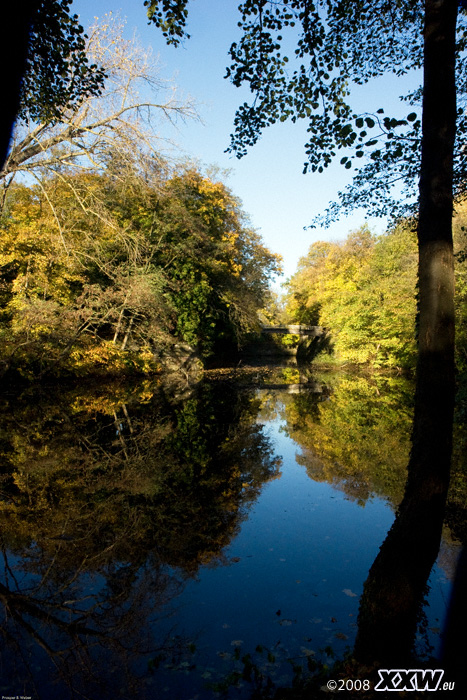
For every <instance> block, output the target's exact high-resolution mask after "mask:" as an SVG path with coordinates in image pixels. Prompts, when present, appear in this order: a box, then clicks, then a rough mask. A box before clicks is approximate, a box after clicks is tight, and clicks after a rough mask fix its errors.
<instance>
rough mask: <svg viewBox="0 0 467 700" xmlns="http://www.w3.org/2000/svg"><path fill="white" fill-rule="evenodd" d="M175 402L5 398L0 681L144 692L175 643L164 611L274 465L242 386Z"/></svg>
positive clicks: (114, 394) (96, 395)
mask: <svg viewBox="0 0 467 700" xmlns="http://www.w3.org/2000/svg"><path fill="white" fill-rule="evenodd" d="M182 398H183V400H181V397H180V396H179V395H177V394H173V393H171V392H170V391H168V390H164V389H163V388H162V387H151V386H149V385H144V386H143V387H141V388H140V389H139V391H137V392H135V391H134V390H129V389H127V388H125V387H122V386H116V387H113V388H112V390H111V391H108V393H106V392H105V391H104V390H101V391H99V390H97V391H92V392H91V391H88V392H83V391H82V390H81V391H77V390H70V391H68V392H61V393H57V394H56V395H55V394H48V395H45V396H42V397H40V401H39V399H38V397H33V396H31V395H24V396H22V397H19V398H18V399H13V398H10V399H8V400H5V405H4V407H3V408H4V411H3V416H4V420H3V424H2V428H1V433H0V450H1V454H2V459H3V463H4V468H3V470H2V477H1V486H0V488H1V501H0V521H1V531H2V541H1V545H2V555H3V567H2V572H1V574H0V600H1V602H2V603H3V608H4V617H3V620H2V624H1V627H0V629H1V633H2V636H3V638H4V640H5V642H6V644H5V645H4V648H3V649H2V652H1V662H2V680H1V688H2V690H5V691H6V690H9V691H11V692H13V691H14V692H15V694H20V693H21V692H23V693H24V694H25V695H28V694H29V695H31V693H32V692H33V690H34V692H35V693H36V695H37V697H47V698H50V697H54V696H56V697H60V698H63V697H66V695H64V688H65V687H67V688H68V691H67V692H68V693H69V696H70V697H75V694H76V695H77V696H78V695H79V696H80V697H89V698H96V697H111V696H112V695H115V694H117V695H119V696H121V697H128V698H130V697H131V698H134V697H138V698H144V697H146V696H148V697H150V696H151V676H150V673H149V669H150V667H151V665H154V664H155V663H156V662H157V660H158V659H160V658H161V657H162V656H167V655H173V654H179V653H181V648H182V646H183V645H182V640H180V639H178V640H177V639H174V638H172V635H171V630H170V621H168V620H163V619H160V618H161V616H162V611H163V609H164V607H167V606H168V604H169V603H170V601H171V600H172V599H173V598H174V597H175V596H176V595H177V593H179V592H180V591H181V589H182V587H183V583H184V581H185V580H186V579H187V578H189V577H192V576H194V575H195V574H196V572H197V571H198V569H199V567H200V566H201V565H202V564H206V563H210V564H214V563H222V562H223V561H224V559H223V549H224V548H225V547H226V546H227V545H228V544H229V543H230V541H231V539H232V537H233V536H234V534H235V533H236V532H237V530H238V528H239V525H240V523H241V521H242V518H244V517H245V514H246V511H247V509H248V506H249V504H251V503H252V502H254V500H255V499H256V498H257V496H258V494H259V492H260V490H261V488H262V486H263V484H264V483H265V482H266V481H268V480H270V479H272V478H276V477H277V476H278V474H279V467H280V459H279V458H278V457H276V456H275V455H274V452H273V450H272V448H271V445H270V443H269V440H268V438H267V437H266V436H265V435H264V433H263V427H262V426H260V425H257V424H256V423H255V417H256V413H257V410H258V402H257V401H255V399H254V396H253V393H252V392H248V391H246V392H242V393H241V394H238V393H237V392H236V391H235V390H234V389H233V388H232V387H231V386H230V385H229V384H225V385H217V386H211V385H208V384H206V385H200V386H199V387H198V389H197V390H196V391H193V392H191V394H189V395H187V394H185V395H184V396H183V397H182ZM169 608H170V605H169ZM54 682H56V683H58V685H57V686H56V689H55V690H54V685H53V683H54ZM41 693H44V695H42V694H41ZM54 693H55V695H54Z"/></svg>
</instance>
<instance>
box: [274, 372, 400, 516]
mask: <svg viewBox="0 0 467 700" xmlns="http://www.w3.org/2000/svg"><path fill="white" fill-rule="evenodd" d="M333 384H334V385H333V392H332V395H331V398H330V400H329V401H322V400H321V396H319V395H315V394H300V395H299V396H297V397H294V399H293V401H291V402H289V403H288V405H287V408H286V412H285V418H286V420H287V431H288V434H289V435H290V437H292V438H293V439H294V440H295V441H296V442H297V443H298V444H299V445H300V446H301V448H302V455H300V456H298V458H297V461H298V463H299V464H302V465H303V466H305V467H306V469H307V472H308V474H309V476H310V478H312V479H313V480H314V481H327V482H328V483H331V484H333V485H335V486H337V487H338V488H340V489H342V490H343V491H344V492H345V493H346V494H347V495H348V496H350V497H351V498H353V499H355V500H357V501H361V502H365V501H366V500H367V499H368V498H369V497H370V496H371V495H378V496H380V497H381V498H386V499H388V500H389V501H391V502H392V503H393V504H394V505H396V504H397V503H398V502H399V501H400V500H401V498H402V494H403V488H404V483H405V479H406V476H407V469H406V467H407V458H408V453H409V449H410V421H411V394H410V384H409V383H408V382H406V381H404V380H401V379H398V378H387V377H375V378H372V379H371V381H370V380H368V379H366V378H364V377H359V376H350V375H345V376H341V377H339V379H338V380H337V381H336V382H334V383H333Z"/></svg>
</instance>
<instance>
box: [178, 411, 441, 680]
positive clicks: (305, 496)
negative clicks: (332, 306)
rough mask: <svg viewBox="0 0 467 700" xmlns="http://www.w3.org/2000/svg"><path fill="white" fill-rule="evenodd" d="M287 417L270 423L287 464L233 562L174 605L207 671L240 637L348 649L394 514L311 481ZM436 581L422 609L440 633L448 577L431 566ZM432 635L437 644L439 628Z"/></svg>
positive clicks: (232, 553) (244, 642)
mask: <svg viewBox="0 0 467 700" xmlns="http://www.w3.org/2000/svg"><path fill="white" fill-rule="evenodd" d="M281 423H282V421H281V420H280V419H276V420H274V421H272V422H270V423H269V424H268V425H267V427H266V430H267V434H268V435H269V436H270V438H271V440H272V442H273V445H274V446H275V453H276V454H278V455H280V456H281V457H282V460H283V465H282V468H281V476H280V478H278V479H275V480H273V481H271V482H269V483H268V484H266V485H265V486H264V487H263V490H262V492H261V495H260V497H259V499H258V500H257V501H256V502H255V503H254V505H253V506H252V508H251V510H250V511H249V516H248V519H247V520H246V521H245V522H244V523H243V524H242V527H241V531H240V533H239V535H238V536H237V537H236V538H235V540H234V541H233V542H232V544H231V546H230V547H229V549H228V550H227V552H226V554H227V557H228V558H229V559H230V560H231V563H230V565H229V566H223V567H222V566H221V567H218V568H205V569H203V570H201V571H200V572H199V575H198V577H197V579H196V580H195V581H191V582H189V583H188V585H187V587H186V589H185V591H184V593H183V594H182V596H181V598H178V599H177V602H176V605H177V608H178V609H179V610H180V613H181V616H182V617H183V624H181V627H180V631H183V632H185V633H186V634H187V635H188V636H190V635H193V636H194V635H196V636H197V639H196V643H197V650H198V651H197V660H198V662H200V663H201V665H202V663H203V661H204V662H205V664H206V667H211V669H212V667H213V665H214V664H215V663H216V660H215V657H216V652H219V651H220V652H226V653H227V654H229V653H232V651H233V649H234V648H235V643H237V644H238V645H241V649H242V654H243V653H247V652H250V653H253V652H254V650H255V648H256V647H257V645H262V646H265V647H268V648H274V647H275V645H277V644H278V643H279V642H280V643H281V646H282V647H284V648H285V649H286V650H287V651H286V652H284V655H285V658H287V657H288V656H293V657H299V656H303V654H307V653H310V650H312V651H313V652H316V653H317V654H318V656H319V650H320V649H323V648H325V647H327V646H331V647H332V648H333V650H334V651H335V652H336V653H337V654H341V653H343V652H345V650H346V649H347V648H351V647H352V645H353V642H354V639H355V634H356V630H357V626H356V625H357V616H358V604H359V596H360V594H361V593H362V589H363V583H364V581H365V579H366V576H367V573H368V570H369V568H370V566H371V564H372V563H373V560H374V558H375V557H376V555H377V553H378V550H379V547H380V545H381V543H382V542H383V540H384V538H385V535H386V532H387V531H388V529H389V528H390V526H391V524H392V522H393V519H394V512H393V510H392V509H391V507H390V506H389V505H388V504H387V503H386V502H385V501H383V500H381V499H378V498H373V499H370V500H368V501H367V502H366V504H365V506H361V505H358V504H357V503H356V502H355V501H352V500H350V499H349V498H347V497H346V496H345V494H343V493H342V492H341V491H339V490H337V489H335V488H333V487H332V486H330V485H329V484H327V483H317V482H314V481H312V480H311V479H310V478H309V477H308V475H307V473H306V470H305V468H303V467H301V466H299V465H297V463H296V460H295V456H296V454H297V453H299V449H300V448H299V446H298V445H297V444H296V443H295V442H294V441H293V440H291V439H290V438H289V437H287V436H286V435H285V434H284V432H281V431H280V426H281ZM431 583H432V591H431V593H430V596H429V604H430V605H429V607H428V608H426V610H427V614H428V616H429V625H428V627H429V628H433V629H435V630H436V629H439V628H440V626H441V625H442V618H443V615H444V611H445V609H446V602H447V600H448V599H449V590H450V582H448V581H447V580H446V577H445V575H444V573H443V571H442V570H441V569H440V568H438V566H436V565H435V567H434V570H433V572H432V576H431ZM197 633H198V634H197ZM429 639H430V643H431V644H433V645H434V646H435V649H436V647H437V644H438V633H437V632H436V631H435V633H430V637H429Z"/></svg>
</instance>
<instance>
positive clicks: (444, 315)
mask: <svg viewBox="0 0 467 700" xmlns="http://www.w3.org/2000/svg"><path fill="white" fill-rule="evenodd" d="M425 13H426V14H425V54H424V88H423V127H422V128H423V132H422V162H421V170H420V209H419V223H418V243H419V295H420V296H419V304H420V307H419V309H420V319H419V334H418V343H419V348H418V364H417V381H416V393H415V415H414V427H413V438H412V440H413V447H412V454H411V458H410V463H409V478H408V491H409V492H410V491H411V490H413V489H419V488H420V489H422V492H423V491H425V490H426V492H427V495H428V497H429V499H431V498H432V496H433V493H434V492H435V491H437V492H439V497H440V498H444V496H445V491H446V489H447V485H448V481H449V469H450V463H451V449H452V419H453V411H454V255H453V244H452V213H453V192H452V180H453V151H454V139H455V133H456V82H455V40H456V17H457V2H455V1H454V0H426V2H425Z"/></svg>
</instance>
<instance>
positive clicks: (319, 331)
mask: <svg viewBox="0 0 467 700" xmlns="http://www.w3.org/2000/svg"><path fill="white" fill-rule="evenodd" d="M261 332H262V333H271V334H272V333H280V334H282V335H286V334H291V335H308V336H317V335H323V332H324V328H323V327H322V326H305V325H303V324H291V325H289V326H263V328H262V329H261Z"/></svg>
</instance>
